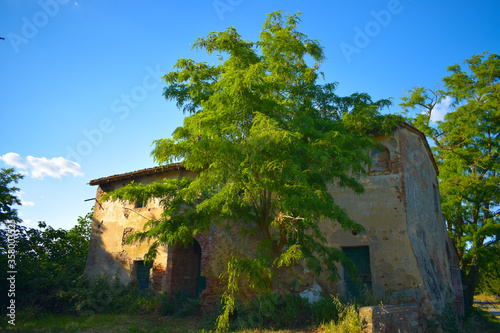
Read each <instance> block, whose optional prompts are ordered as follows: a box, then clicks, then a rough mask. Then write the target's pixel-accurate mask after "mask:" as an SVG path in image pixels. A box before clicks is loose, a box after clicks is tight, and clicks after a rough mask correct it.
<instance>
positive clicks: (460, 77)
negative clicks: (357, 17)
mask: <svg viewBox="0 0 500 333" xmlns="http://www.w3.org/2000/svg"><path fill="white" fill-rule="evenodd" d="M464 63H465V64H466V66H467V68H466V69H465V70H462V68H461V67H460V66H459V65H453V66H450V67H448V72H449V73H450V75H449V76H447V77H444V78H443V81H444V89H436V90H435V91H433V90H430V89H425V88H422V87H420V88H414V89H413V90H411V91H410V94H409V96H408V97H403V103H402V104H401V106H402V107H403V108H405V109H406V110H412V109H416V110H417V113H416V115H415V116H414V117H413V118H412V119H411V120H412V122H413V124H414V125H415V126H416V127H417V128H419V129H420V130H422V131H423V132H424V133H425V134H426V135H427V136H428V137H429V138H430V139H431V140H432V142H433V143H434V145H435V147H434V148H433V153H434V156H435V158H436V162H437V164H438V167H439V189H440V193H441V204H442V211H443V215H444V217H445V220H446V223H447V225H448V231H449V234H450V236H451V238H452V239H453V240H454V242H455V245H456V248H457V250H458V254H459V257H460V265H461V270H462V281H463V283H464V286H465V288H464V296H465V302H466V306H467V307H471V306H472V300H473V295H474V290H475V288H476V286H477V283H478V281H479V278H480V276H481V275H482V272H486V271H487V269H488V267H490V266H491V265H489V263H494V262H495V263H496V262H498V259H499V256H498V246H499V233H500V223H499V216H500V210H499V204H500V201H499V200H500V190H499V184H500V133H499V130H500V107H499V106H500V103H499V99H500V56H499V55H497V54H488V53H487V52H485V53H484V54H482V55H475V56H473V57H472V58H470V59H467V60H465V61H464ZM445 98H451V100H452V104H451V108H452V109H451V112H449V113H448V114H446V116H445V118H444V120H443V121H438V122H436V124H433V123H432V122H431V120H430V119H431V116H432V115H433V114H434V113H435V112H436V106H437V105H438V104H439V103H440V102H442V101H443V100H444V99H445ZM492 251H493V252H492ZM493 253H494V255H492V254H493Z"/></svg>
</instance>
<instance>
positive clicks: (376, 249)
mask: <svg viewBox="0 0 500 333" xmlns="http://www.w3.org/2000/svg"><path fill="white" fill-rule="evenodd" d="M377 140H378V141H379V143H380V144H381V146H380V148H379V149H376V150H375V151H373V152H371V155H372V158H373V161H374V165H373V166H372V167H370V168H369V169H368V176H367V177H365V178H363V179H362V180H361V182H362V184H363V186H364V188H365V192H364V193H363V194H362V195H358V194H355V193H354V192H353V191H352V190H349V189H342V188H338V187H336V186H335V184H332V186H331V187H330V189H329V190H330V191H331V193H332V196H333V198H334V200H335V202H336V203H337V204H339V205H340V206H341V207H343V208H344V209H346V210H347V212H348V214H349V216H350V217H351V218H352V219H354V220H355V221H357V222H358V223H360V224H361V225H363V226H364V228H365V232H363V233H360V234H357V235H355V234H352V233H351V232H347V231H344V230H343V229H342V228H341V227H340V225H339V224H338V223H336V222H334V221H328V220H325V221H323V222H322V223H321V230H322V231H323V233H324V236H325V237H326V239H327V240H328V243H329V244H330V245H332V246H336V247H340V248H344V249H345V248H350V247H361V246H368V249H369V265H370V270H371V276H370V277H369V279H371V285H372V290H373V293H374V294H375V296H378V297H384V298H385V299H386V300H390V301H391V302H392V303H394V304H402V303H410V302H411V303H416V304H419V306H420V307H421V308H422V311H423V313H424V315H430V314H432V313H436V312H441V311H442V310H443V307H444V304H445V302H446V300H447V297H449V296H451V295H455V298H456V299H455V302H456V303H457V304H461V303H460V300H459V299H458V298H459V296H460V295H457V293H456V292H455V293H454V290H457V288H458V287H457V286H459V284H460V281H458V282H457V280H456V278H457V277H456V276H451V275H450V260H453V255H454V253H455V252H454V251H453V250H450V247H451V246H452V245H453V244H452V242H450V241H449V238H448V236H447V233H446V228H445V223H444V220H443V217H442V214H441V210H440V203H439V191H438V185H437V180H436V177H437V168H436V165H435V163H434V160H433V158H432V155H431V153H430V150H429V147H428V145H427V143H426V142H425V137H424V136H423V134H422V133H421V132H419V131H418V130H416V129H414V128H413V127H411V126H409V125H406V124H404V125H401V126H400V127H398V128H397V129H396V130H395V132H394V134H393V135H391V136H382V137H378V138H377ZM184 176H188V177H195V174H193V173H189V172H187V171H185V170H184V169H183V168H182V166H180V165H178V164H177V165H172V166H169V167H165V168H159V167H157V168H151V169H146V170H141V171H138V172H133V173H129V174H124V175H116V176H111V177H106V178H101V179H97V180H93V181H92V182H91V185H99V187H98V190H97V197H96V198H97V199H98V200H99V199H100V197H101V196H102V195H103V194H104V193H105V192H109V191H111V190H113V189H116V188H119V187H121V186H124V185H126V184H128V183H129V182H130V181H132V180H134V181H135V182H141V183H150V182H152V181H155V180H160V179H164V178H175V177H184ZM160 214H161V209H160V208H159V207H158V202H149V203H148V204H147V206H146V207H143V208H135V206H134V203H128V202H119V201H114V202H113V201H106V202H103V203H101V204H98V203H96V206H95V209H94V223H93V228H92V237H91V246H90V251H89V257H88V260H87V274H89V275H90V276H97V275H100V274H111V275H117V276H118V277H119V278H120V280H121V281H123V282H124V283H127V282H130V281H133V280H134V277H135V274H136V272H135V271H134V261H136V262H137V261H140V260H143V258H144V254H145V253H146V252H147V250H148V247H149V246H148V244H147V243H142V244H140V243H137V242H136V243H133V244H126V243H125V242H124V238H125V237H126V236H127V234H130V233H132V232H134V231H136V230H140V229H142V226H143V224H144V222H145V221H146V220H147V219H152V218H158V217H159V216H160ZM195 240H196V242H195V243H196V244H198V245H197V246H199V250H196V249H195V250H189V249H188V250H180V249H176V248H174V247H171V246H167V245H166V246H164V247H162V248H161V249H160V252H159V255H158V257H157V258H156V260H155V262H154V264H153V267H152V272H151V273H152V274H151V281H152V282H153V287H154V288H156V289H157V290H162V291H165V292H169V293H175V292H178V291H180V290H182V286H183V285H188V284H189V283H191V282H189V281H191V280H192V278H193V276H194V275H193V274H194V273H190V270H191V271H194V270H197V268H195V267H194V266H192V267H191V268H181V267H182V266H186V265H190V264H187V263H188V262H193V261H196V260H197V258H199V260H200V262H199V270H200V274H199V278H197V279H198V287H200V286H201V285H202V287H203V288H204V290H203V292H202V293H201V297H202V299H203V300H204V302H205V304H213V302H215V300H216V298H217V297H218V296H219V295H220V294H221V293H222V286H221V285H220V283H219V279H218V277H219V275H220V274H221V273H223V272H225V270H226V265H227V259H228V258H229V256H230V255H231V254H232V253H235V252H236V251H238V252H239V253H240V254H245V253H246V254H250V253H251V252H252V251H254V249H255V246H254V244H255V240H254V239H252V238H250V237H248V238H245V239H243V240H242V239H241V238H240V237H239V236H238V230H237V228H236V227H233V228H231V229H229V230H227V229H223V228H222V227H221V228H218V227H213V228H212V230H211V231H210V232H207V233H205V234H203V235H197V236H196V237H195ZM447 242H448V249H447V245H446V244H447ZM183 251H184V252H183ZM197 251H201V252H200V254H197V253H198V252H197ZM197 256H198V257H197ZM339 272H340V276H341V280H340V281H339V282H338V283H337V284H332V283H329V282H327V281H326V279H325V277H323V276H320V277H314V276H313V274H312V273H311V272H308V271H307V270H305V269H304V267H302V266H300V265H297V266H295V267H292V268H291V269H290V270H289V271H288V272H286V273H285V274H283V275H282V276H281V285H282V288H283V291H284V292H287V291H293V292H300V291H303V290H304V289H306V288H309V287H311V286H312V285H313V283H314V281H317V282H318V283H319V284H320V285H321V287H322V288H323V289H324V290H325V291H326V292H338V293H342V294H346V285H345V281H346V279H345V278H346V276H345V274H346V273H345V272H344V270H343V268H342V267H341V266H340V265H339ZM453 279H455V280H454V281H455V282H454V284H453V283H452V280H453ZM201 280H202V281H201ZM200 281H201V282H203V283H202V284H201V285H200V284H199V283H200ZM457 283H458V284H457ZM458 289H459V288H458ZM200 290H201V289H200Z"/></svg>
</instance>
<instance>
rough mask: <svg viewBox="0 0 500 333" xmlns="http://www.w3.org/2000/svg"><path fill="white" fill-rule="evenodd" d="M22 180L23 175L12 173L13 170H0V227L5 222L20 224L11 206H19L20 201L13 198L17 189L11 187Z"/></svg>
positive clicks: (15, 197) (15, 211)
mask: <svg viewBox="0 0 500 333" xmlns="http://www.w3.org/2000/svg"><path fill="white" fill-rule="evenodd" d="M21 179H23V175H20V174H17V173H15V172H14V169H13V168H9V169H4V168H2V169H0V225H1V224H2V223H6V222H21V219H20V218H19V217H18V216H17V210H16V209H14V208H12V206H13V205H21V200H20V199H19V198H18V197H17V196H15V193H16V192H18V191H19V188H17V187H15V186H11V183H14V184H17V182H18V181H19V180H21Z"/></svg>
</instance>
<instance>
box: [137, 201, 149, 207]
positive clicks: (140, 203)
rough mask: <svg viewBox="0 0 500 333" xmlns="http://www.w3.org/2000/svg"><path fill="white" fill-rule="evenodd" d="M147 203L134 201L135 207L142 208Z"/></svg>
mask: <svg viewBox="0 0 500 333" xmlns="http://www.w3.org/2000/svg"><path fill="white" fill-rule="evenodd" d="M146 205H147V201H145V200H144V201H136V202H135V208H144V207H146Z"/></svg>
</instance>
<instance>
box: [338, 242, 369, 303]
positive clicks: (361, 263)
mask: <svg viewBox="0 0 500 333" xmlns="http://www.w3.org/2000/svg"><path fill="white" fill-rule="evenodd" d="M342 250H343V251H344V254H345V255H346V256H347V257H348V258H349V259H351V260H352V262H353V263H354V267H355V268H356V271H357V276H356V275H354V276H353V275H351V273H350V272H349V270H348V269H346V268H344V282H345V286H346V293H347V297H348V298H359V297H360V296H361V294H362V292H363V291H367V292H371V290H372V273H371V269H370V249H369V247H368V246H356V247H344V248H343V249H342Z"/></svg>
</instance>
